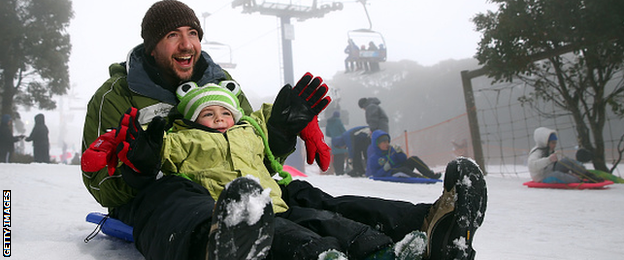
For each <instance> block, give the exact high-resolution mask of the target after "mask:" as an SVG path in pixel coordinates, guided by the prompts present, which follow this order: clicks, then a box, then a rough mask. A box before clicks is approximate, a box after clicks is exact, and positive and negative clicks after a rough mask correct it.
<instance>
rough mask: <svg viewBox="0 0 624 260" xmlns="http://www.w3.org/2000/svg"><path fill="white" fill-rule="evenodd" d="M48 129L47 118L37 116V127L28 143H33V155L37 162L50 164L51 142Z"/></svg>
mask: <svg viewBox="0 0 624 260" xmlns="http://www.w3.org/2000/svg"><path fill="white" fill-rule="evenodd" d="M48 133H49V132H48V127H47V126H46V125H45V116H44V115H43V114H37V115H36V116H35V126H34V127H33V130H32V132H31V133H30V135H29V136H28V137H26V141H27V142H30V141H32V142H33V154H34V157H35V162H38V163H49V162H50V141H49V140H48Z"/></svg>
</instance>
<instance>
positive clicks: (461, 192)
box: [422, 158, 487, 260]
mask: <svg viewBox="0 0 624 260" xmlns="http://www.w3.org/2000/svg"><path fill="white" fill-rule="evenodd" d="M486 207H487V187H486V183H485V179H484V177H483V172H482V171H481V169H479V166H478V165H477V164H476V163H475V162H474V161H473V160H471V159H468V158H458V159H456V160H453V161H451V162H449V164H448V165H447V167H446V173H445V174H444V191H443V193H442V196H440V198H439V199H438V200H437V201H436V202H435V203H434V204H433V205H432V206H431V209H430V210H429V214H428V215H427V217H426V218H425V221H424V223H423V227H422V230H423V231H426V233H427V237H428V242H427V253H426V258H427V259H462V260H464V259H467V260H471V259H474V257H475V250H474V249H473V248H472V239H473V237H474V234H475V232H476V230H477V228H479V227H480V226H481V223H483V218H484V216H485V210H486Z"/></svg>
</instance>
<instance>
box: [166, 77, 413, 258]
mask: <svg viewBox="0 0 624 260" xmlns="http://www.w3.org/2000/svg"><path fill="white" fill-rule="evenodd" d="M177 95H178V98H179V99H180V103H179V104H178V107H177V109H178V111H179V112H180V113H181V114H182V115H183V117H184V118H183V119H177V120H175V121H174V123H173V128H172V129H171V130H170V133H169V134H168V135H167V137H166V140H165V141H164V144H163V155H162V159H163V165H162V167H161V170H162V171H163V173H165V174H177V175H181V176H186V177H188V178H189V179H191V180H193V181H194V182H197V183H200V184H201V185H202V186H204V187H206V188H207V189H208V190H209V191H210V194H211V196H212V197H213V198H215V199H216V198H218V197H219V195H220V193H221V192H222V191H223V190H224V188H225V187H226V185H227V184H228V183H229V182H230V181H232V180H234V179H237V178H239V177H244V176H248V175H252V176H254V177H255V178H257V179H259V180H260V184H261V186H262V187H263V188H265V189H267V188H268V190H270V198H271V201H272V205H273V212H274V213H275V217H276V218H275V220H274V223H273V224H274V228H275V230H276V231H277V232H275V234H274V238H273V245H272V248H271V251H270V256H269V257H273V258H275V259H319V255H321V254H322V253H323V252H326V251H331V252H332V253H333V254H338V255H342V253H340V252H346V253H348V254H349V255H350V256H351V257H354V259H363V258H364V257H366V256H369V255H371V254H374V253H375V252H377V251H379V250H383V249H387V248H391V245H392V241H391V239H390V238H388V237H387V236H385V235H384V234H382V233H380V232H378V231H376V230H374V229H372V228H371V227H369V226H368V225H365V224H362V223H359V222H355V221H352V220H349V219H346V218H343V217H341V216H340V215H339V214H336V213H333V212H329V211H324V210H318V209H312V208H304V207H298V206H294V207H291V208H289V207H288V206H287V205H286V203H285V202H284V200H283V199H282V197H281V195H282V194H281V190H280V187H279V186H278V185H277V182H276V181H275V180H274V179H273V178H271V175H272V174H271V173H270V172H269V170H268V169H267V167H266V166H265V162H266V161H268V162H267V163H268V164H269V165H271V168H273V170H275V171H281V165H280V164H279V163H277V164H275V162H276V161H275V159H274V158H273V157H272V155H271V153H270V151H269V149H267V147H268V145H267V144H268V142H267V141H266V136H265V134H264V133H266V131H267V129H266V123H265V122H266V116H267V115H268V111H269V109H268V108H269V106H268V105H263V107H262V109H260V110H259V111H256V112H254V113H252V114H251V116H244V115H243V113H242V112H241V111H240V108H239V105H238V99H237V98H236V97H235V96H234V95H233V94H232V93H231V92H229V91H228V90H226V89H223V88H221V87H219V86H214V85H206V86H203V87H198V86H197V85H196V84H194V83H192V82H190V83H186V84H183V85H182V86H180V87H179V88H178V91H177ZM281 176H282V177H289V176H288V175H287V173H286V174H285V173H282V174H281ZM281 181H288V179H287V178H286V179H282V180H281ZM265 192H266V190H265ZM318 220H322V222H323V223H322V225H321V226H323V225H328V226H327V227H331V228H329V229H327V228H326V227H321V226H319V224H321V223H318ZM410 238H411V237H410ZM416 238H418V237H416ZM416 238H413V239H416ZM420 239H422V237H420ZM219 243H224V242H223V241H221V242H219ZM325 254H327V253H325ZM328 257H329V256H328ZM321 259H322V258H321Z"/></svg>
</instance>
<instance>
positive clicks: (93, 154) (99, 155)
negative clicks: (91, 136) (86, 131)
mask: <svg viewBox="0 0 624 260" xmlns="http://www.w3.org/2000/svg"><path fill="white" fill-rule="evenodd" d="M116 133H117V129H112V130H111V131H109V132H107V133H105V134H103V135H100V137H98V138H97V139H95V141H93V143H91V145H89V149H87V150H86V151H85V152H84V153H83V154H82V158H81V159H80V166H81V168H82V171H85V172H96V171H99V170H101V169H102V168H104V167H106V165H108V175H111V176H112V175H113V173H115V168H116V167H117V152H116V149H117V145H118V144H119V142H118V141H117V140H115V134H116Z"/></svg>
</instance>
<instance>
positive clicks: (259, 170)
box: [161, 104, 288, 213]
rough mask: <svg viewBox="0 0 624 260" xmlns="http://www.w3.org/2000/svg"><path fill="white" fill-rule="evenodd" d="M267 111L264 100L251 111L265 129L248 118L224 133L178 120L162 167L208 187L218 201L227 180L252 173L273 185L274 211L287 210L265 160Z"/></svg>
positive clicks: (266, 184)
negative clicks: (249, 121) (258, 107)
mask: <svg viewBox="0 0 624 260" xmlns="http://www.w3.org/2000/svg"><path fill="white" fill-rule="evenodd" d="M263 112H264V113H263ZM268 113H270V105H266V104H265V105H263V107H262V109H261V110H259V111H257V112H254V113H253V114H252V115H251V117H252V118H253V119H254V120H255V121H256V122H258V125H259V126H260V129H261V131H262V133H259V132H257V131H256V129H255V128H254V127H253V126H252V125H251V124H250V123H248V122H246V121H241V122H239V123H238V124H236V125H234V126H232V127H231V128H230V129H228V130H227V131H226V132H225V133H221V132H218V131H215V130H211V129H209V128H205V127H204V126H202V125H199V124H197V123H193V122H191V121H187V120H182V119H178V120H175V122H174V125H173V128H172V129H171V131H170V132H169V133H168V134H167V136H166V138H165V141H164V145H163V150H162V159H163V165H162V168H161V171H162V172H163V173H164V174H177V175H185V176H187V177H189V178H190V179H191V180H193V181H194V182H196V183H199V184H201V185H202V186H204V187H205V188H206V189H208V191H210V194H211V195H212V197H213V198H214V199H215V201H216V200H217V199H218V197H219V194H221V192H222V191H223V189H224V188H225V185H226V184H228V183H229V182H231V181H232V180H234V179H236V178H238V177H242V176H248V175H251V176H254V177H255V178H257V179H258V180H259V181H260V185H261V186H262V187H263V188H265V189H266V188H270V190H271V191H270V196H271V200H272V201H273V211H274V212H275V213H281V212H284V211H286V210H287V209H288V206H287V205H286V202H284V201H283V200H282V192H281V190H280V187H279V186H278V185H277V182H276V181H275V180H274V179H273V178H272V177H271V175H272V174H271V173H269V171H268V170H267V167H265V164H264V160H265V159H266V157H265V146H264V143H263V140H262V138H263V136H265V137H266V135H265V134H264V133H266V132H267V129H266V118H267V117H268Z"/></svg>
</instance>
